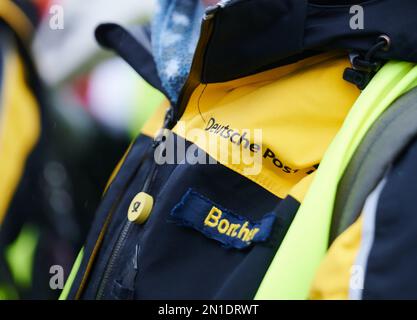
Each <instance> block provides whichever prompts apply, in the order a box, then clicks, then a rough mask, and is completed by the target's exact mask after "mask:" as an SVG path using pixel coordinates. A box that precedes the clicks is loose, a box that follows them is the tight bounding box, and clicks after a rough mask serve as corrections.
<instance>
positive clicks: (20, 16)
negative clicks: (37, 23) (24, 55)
mask: <svg viewBox="0 0 417 320" xmlns="http://www.w3.org/2000/svg"><path fill="white" fill-rule="evenodd" d="M0 18H3V19H4V21H6V23H7V24H8V25H9V26H11V27H12V28H13V30H15V31H16V33H17V34H18V35H19V37H20V38H21V39H22V40H24V41H27V40H28V39H29V38H30V36H31V34H32V32H33V25H32V23H31V22H30V20H29V18H28V17H27V16H26V15H25V14H24V12H23V11H22V10H21V9H20V8H19V7H18V6H17V5H16V4H15V3H14V2H13V1H11V0H1V1H0Z"/></svg>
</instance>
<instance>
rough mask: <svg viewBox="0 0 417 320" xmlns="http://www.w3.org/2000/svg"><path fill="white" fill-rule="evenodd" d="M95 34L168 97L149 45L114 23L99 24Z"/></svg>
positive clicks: (103, 43) (101, 42)
mask: <svg viewBox="0 0 417 320" xmlns="http://www.w3.org/2000/svg"><path fill="white" fill-rule="evenodd" d="M95 35H96V39H97V41H98V43H99V44H100V45H102V46H103V47H105V48H107V49H112V50H114V51H115V52H116V53H117V54H119V55H120V56H121V57H122V58H123V59H125V60H126V62H127V63H128V64H129V65H130V66H131V67H132V68H133V69H134V70H135V71H136V72H137V73H138V74H139V75H140V76H141V77H142V78H143V79H145V80H146V81H147V82H148V83H149V84H150V85H152V86H153V87H154V88H156V89H158V90H159V91H161V92H163V93H164V94H165V96H167V97H168V95H167V94H166V93H165V90H164V89H163V87H162V84H161V80H160V79H159V77H158V72H157V70H156V64H155V61H154V59H153V56H152V54H151V52H149V50H148V49H147V47H146V46H144V45H143V44H142V43H141V42H140V39H137V38H135V37H134V35H133V34H132V33H131V32H129V31H128V30H126V29H125V28H123V27H122V26H120V25H117V24H114V23H106V24H101V25H99V26H98V27H97V29H96V32H95Z"/></svg>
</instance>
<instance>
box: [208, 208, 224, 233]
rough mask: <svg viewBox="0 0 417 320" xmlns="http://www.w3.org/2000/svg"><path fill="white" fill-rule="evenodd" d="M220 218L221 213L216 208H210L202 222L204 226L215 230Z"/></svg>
mask: <svg viewBox="0 0 417 320" xmlns="http://www.w3.org/2000/svg"><path fill="white" fill-rule="evenodd" d="M221 217H222V211H221V210H219V209H217V208H216V207H213V208H211V210H210V213H209V214H208V216H207V217H206V219H205V220H204V225H206V226H209V227H212V228H215V227H217V225H218V224H219V220H220V218H221Z"/></svg>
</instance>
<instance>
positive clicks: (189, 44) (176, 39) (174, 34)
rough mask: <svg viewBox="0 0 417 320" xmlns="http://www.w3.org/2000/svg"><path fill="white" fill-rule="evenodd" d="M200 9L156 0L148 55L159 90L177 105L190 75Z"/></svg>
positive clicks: (192, 0) (190, 1)
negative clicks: (149, 54)
mask: <svg viewBox="0 0 417 320" xmlns="http://www.w3.org/2000/svg"><path fill="white" fill-rule="evenodd" d="M203 14H204V6H203V5H202V3H201V1H199V0H158V2H157V10H156V13H155V16H154V19H153V22H152V51H153V55H154V59H155V62H156V66H157V70H158V74H159V77H160V78H161V80H162V86H163V87H164V89H165V90H166V92H167V93H168V95H169V98H170V100H171V101H173V102H177V100H178V96H179V93H180V91H181V88H182V87H183V85H184V83H185V81H186V79H187V76H188V73H189V71H190V67H191V62H192V58H193V54H194V50H195V48H196V45H197V41H198V37H199V33H200V26H201V19H202V17H203Z"/></svg>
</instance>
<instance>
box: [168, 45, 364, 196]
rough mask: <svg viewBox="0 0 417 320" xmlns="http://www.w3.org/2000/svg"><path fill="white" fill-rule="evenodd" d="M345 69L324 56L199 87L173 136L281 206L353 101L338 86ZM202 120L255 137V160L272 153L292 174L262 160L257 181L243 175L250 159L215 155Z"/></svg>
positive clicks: (353, 94) (350, 92)
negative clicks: (257, 132)
mask: <svg viewBox="0 0 417 320" xmlns="http://www.w3.org/2000/svg"><path fill="white" fill-rule="evenodd" d="M348 66H349V61H348V59H347V57H346V56H344V55H340V54H337V53H332V54H326V55H321V56H317V57H313V58H309V59H305V60H303V61H301V62H299V63H296V64H292V65H289V66H285V67H281V68H277V69H273V70H269V71H266V72H263V73H260V74H257V75H254V76H250V77H246V78H243V79H239V80H235V81H230V82H226V83H218V84H209V85H200V86H199V87H198V88H197V89H196V90H195V92H194V93H193V95H192V96H191V99H190V101H189V103H188V105H187V108H186V111H185V113H184V115H183V116H182V118H181V121H182V122H180V123H179V124H177V126H176V127H175V128H174V130H173V131H174V132H175V133H176V134H178V135H179V136H182V137H184V138H185V139H187V140H188V141H191V142H193V143H195V144H196V145H197V146H199V147H200V148H201V149H203V150H204V151H206V152H207V153H208V154H209V155H210V156H212V157H213V158H214V159H216V160H218V161H219V162H220V163H222V164H223V165H225V166H226V167H229V168H230V169H232V170H234V171H236V172H238V173H240V174H242V175H245V176H247V178H249V179H251V180H252V181H254V182H255V183H257V184H259V185H260V186H262V187H264V188H265V189H267V190H269V191H270V192H271V193H273V194H275V195H277V196H278V197H281V198H283V197H285V196H287V195H288V193H289V191H290V190H291V189H292V188H293V187H294V186H295V185H296V184H297V183H299V182H300V181H302V180H303V179H304V178H305V177H307V176H308V174H307V173H311V172H312V171H314V170H315V168H314V166H315V165H317V164H319V163H320V161H321V158H322V156H323V154H324V152H325V150H326V149H327V147H328V146H329V144H330V142H331V141H332V139H333V138H334V136H335V135H336V133H337V132H338V130H339V128H340V127H341V125H342V123H343V121H344V119H345V117H346V115H347V113H348V112H349V110H350V108H351V107H352V105H353V104H354V102H355V100H356V99H357V97H358V96H359V93H360V92H359V90H358V89H357V88H355V86H353V85H351V84H349V83H347V82H346V81H344V80H343V79H342V74H343V71H344V69H345V68H346V67H348ZM210 119H215V122H216V123H220V124H223V125H228V126H229V127H230V128H233V129H234V130H239V131H240V132H241V133H242V134H243V132H248V134H251V135H252V137H254V135H255V130H256V129H262V146H261V152H262V154H264V153H265V151H266V150H272V151H273V153H274V154H275V155H276V156H277V158H279V161H280V162H281V163H282V164H283V166H286V167H288V168H291V171H292V172H291V173H288V172H285V171H284V170H283V169H280V168H277V166H275V165H274V163H273V162H272V160H271V159H263V160H262V163H261V171H260V172H259V173H258V174H256V175H247V174H245V172H247V170H248V169H249V168H250V165H247V163H250V160H251V159H249V158H250V157H251V155H246V156H247V159H246V158H245V153H243V155H242V161H240V162H241V163H240V164H234V163H233V159H232V157H231V155H232V148H236V147H237V146H236V145H234V144H232V143H228V145H227V147H226V148H224V147H223V148H220V147H219V145H221V143H218V141H217V143H216V141H215V140H214V139H213V135H214V134H213V133H211V132H209V131H207V130H204V129H206V128H208V126H209V124H210V121H211V120H210ZM195 128H197V129H202V131H203V134H204V135H205V136H204V139H205V140H204V141H203V139H201V137H199V136H197V135H195V134H194V133H195V130H193V129H195ZM207 141H209V143H207ZM251 142H252V141H251ZM212 143H213V144H212ZM227 148H228V149H227ZM238 148H239V147H238ZM225 153H226V156H225ZM252 160H253V159H252Z"/></svg>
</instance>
